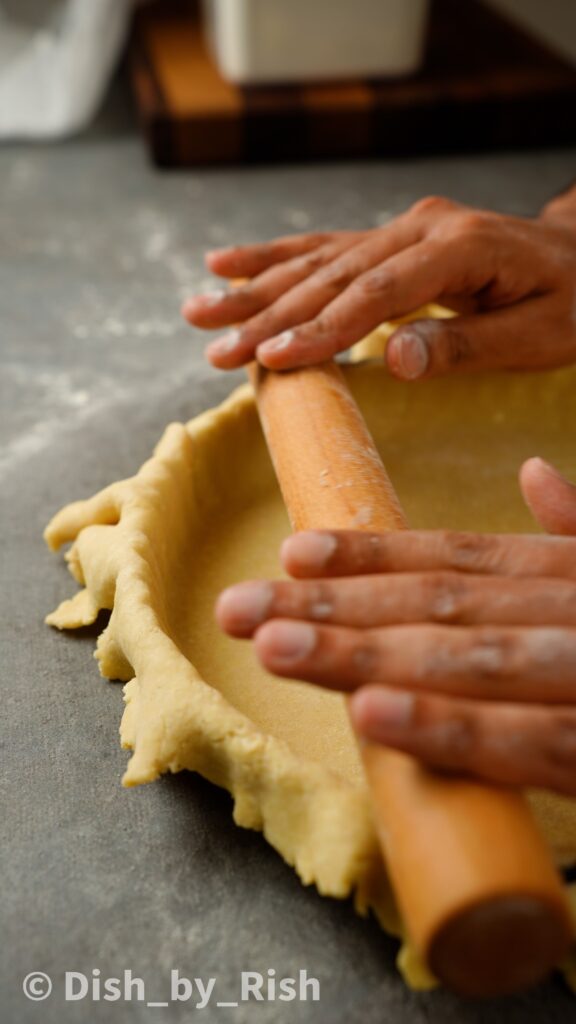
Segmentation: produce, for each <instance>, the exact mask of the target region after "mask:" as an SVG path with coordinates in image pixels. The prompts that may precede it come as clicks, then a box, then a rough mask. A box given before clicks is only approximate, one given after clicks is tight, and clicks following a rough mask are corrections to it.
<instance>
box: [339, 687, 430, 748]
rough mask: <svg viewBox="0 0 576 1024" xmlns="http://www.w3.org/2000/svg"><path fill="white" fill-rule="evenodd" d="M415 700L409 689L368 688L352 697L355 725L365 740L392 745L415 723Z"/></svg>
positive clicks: (352, 712)
mask: <svg viewBox="0 0 576 1024" xmlns="http://www.w3.org/2000/svg"><path fill="white" fill-rule="evenodd" d="M414 700H415V698H414V694H413V693H411V692H410V691H408V690H394V689H391V688H390V687H387V686H364V687H362V688H361V689H360V690H357V691H356V693H354V694H353V695H352V697H351V698H350V718H351V721H352V725H353V727H354V729H355V731H356V732H358V734H359V735H360V736H362V737H363V739H365V740H372V741H374V742H376V743H378V742H381V743H384V742H389V741H390V740H392V739H393V738H394V736H395V735H396V734H401V733H403V732H404V731H405V730H406V728H407V727H408V726H409V725H410V724H411V722H412V719H413V715H414Z"/></svg>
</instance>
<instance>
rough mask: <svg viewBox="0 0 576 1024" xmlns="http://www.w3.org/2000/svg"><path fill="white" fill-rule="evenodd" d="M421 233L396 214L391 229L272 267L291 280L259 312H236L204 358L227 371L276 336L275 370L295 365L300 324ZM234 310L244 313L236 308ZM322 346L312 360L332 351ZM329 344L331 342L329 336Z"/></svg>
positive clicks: (407, 219) (328, 247)
mask: <svg viewBox="0 0 576 1024" xmlns="http://www.w3.org/2000/svg"><path fill="white" fill-rule="evenodd" d="M419 237H420V227H419V225H418V224H417V223H415V222H414V221H413V220H412V219H410V218H403V217H400V218H398V220H396V221H394V222H393V223H392V225H390V227H384V228H380V229H379V230H377V231H373V232H370V233H369V235H368V236H362V237H360V239H359V240H357V241H354V240H351V239H349V238H347V239H346V241H345V243H343V242H342V241H341V240H334V241H333V242H332V243H330V244H329V245H325V246H321V247H320V248H319V249H316V250H314V251H313V252H311V253H309V254H307V255H305V256H302V257H300V258H299V259H298V260H293V261H290V262H289V263H286V264H281V265H280V267H277V268H275V271H276V273H277V275H278V276H280V274H281V272H282V271H283V270H284V272H285V273H287V274H288V273H291V274H293V275H294V279H293V281H292V282H288V284H289V285H290V286H287V287H285V288H284V289H283V290H282V289H277V282H276V284H275V285H274V287H275V288H276V289H277V294H276V297H275V298H274V297H273V295H272V292H271V291H270V290H269V291H268V298H269V301H268V302H265V303H263V305H262V308H261V311H260V312H255V314H254V315H253V316H250V317H249V318H248V319H246V317H245V316H243V315H239V317H238V319H241V320H242V321H243V323H242V326H241V327H240V328H239V329H237V330H236V331H234V332H232V333H231V334H228V335H226V336H225V337H223V338H217V339H216V340H215V341H213V342H212V343H211V344H210V345H209V346H208V349H207V354H208V358H209V359H210V361H211V362H212V363H214V365H216V366H219V367H220V368H222V369H231V368H233V367H235V366H238V365H241V364H242V363H244V362H246V361H247V360H248V359H251V358H253V356H254V354H255V353H256V352H257V350H258V346H260V344H261V343H264V346H266V344H267V339H268V338H270V337H273V336H275V335H276V336H279V338H280V339H281V346H282V351H283V352H284V350H285V354H284V355H283V356H282V358H281V360H280V362H278V363H277V365H276V369H285V368H288V367H290V366H292V365H294V359H293V357H292V349H291V339H292V337H293V336H294V335H295V334H297V333H298V331H299V329H300V325H302V324H305V323H306V322H308V321H309V320H310V319H311V318H314V317H316V318H320V317H321V316H322V315H323V310H324V309H325V308H326V307H327V306H329V305H330V303H332V301H333V300H334V298H335V296H337V295H339V294H340V293H341V292H342V291H343V290H345V289H347V288H348V287H349V286H350V285H352V284H353V283H354V281H355V280H356V279H357V278H358V277H361V276H362V274H364V273H366V271H368V270H369V269H370V268H372V267H374V266H376V265H377V264H378V263H379V262H380V261H381V260H383V259H385V258H387V257H390V256H392V255H393V254H394V253H397V252H399V251H401V250H402V249H405V248H406V247H409V246H411V245H413V244H414V243H415V242H417V241H418V239H419ZM295 264H296V269H295V270H294V265H295ZM291 268H292V269H291ZM271 273H272V271H269V272H268V274H271ZM264 276H265V275H261V277H260V278H256V279H255V281H254V283H253V285H252V286H251V285H247V286H246V289H248V290H249V289H250V288H251V287H252V289H257V288H258V282H259V281H260V280H261V278H263V277H264ZM228 302H229V303H231V302H232V300H228ZM238 312H239V313H240V314H241V312H242V311H241V309H240V307H239V306H238ZM204 326H206V324H204ZM323 344H324V342H322V343H321V344H320V343H319V346H318V348H317V350H316V352H315V360H314V361H316V362H317V361H321V360H322V359H324V358H326V357H327V356H329V355H331V354H332V350H331V349H330V351H328V350H326V351H324V348H323ZM328 344H329V345H331V341H330V339H329V340H328Z"/></svg>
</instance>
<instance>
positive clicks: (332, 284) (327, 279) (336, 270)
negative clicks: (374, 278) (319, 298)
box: [316, 261, 357, 292]
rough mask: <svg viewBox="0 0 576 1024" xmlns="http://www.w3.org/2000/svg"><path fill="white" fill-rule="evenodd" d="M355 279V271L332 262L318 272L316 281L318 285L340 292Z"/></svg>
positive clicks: (352, 268) (337, 262)
mask: <svg viewBox="0 0 576 1024" xmlns="http://www.w3.org/2000/svg"><path fill="white" fill-rule="evenodd" d="M356 277H357V270H356V269H355V268H354V267H351V266H349V265H346V264H343V263H341V262H339V261H334V262H333V263H328V265H327V266H325V267H323V268H322V269H321V270H320V271H319V272H318V274H317V277H316V280H317V282H318V283H319V284H321V285H323V286H325V287H328V288H330V289H333V290H334V291H336V292H340V291H342V290H343V289H344V288H347V287H348V285H349V284H351V283H352V281H354V280H355V279H356Z"/></svg>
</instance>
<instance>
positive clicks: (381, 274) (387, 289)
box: [356, 266, 395, 298]
mask: <svg viewBox="0 0 576 1024" xmlns="http://www.w3.org/2000/svg"><path fill="white" fill-rule="evenodd" d="M356 287H357V288H358V291H359V292H360V294H361V295H363V296H367V297H369V298H373V296H374V295H375V294H377V295H378V296H380V297H382V296H386V298H392V296H393V294H394V290H395V281H394V277H393V275H392V274H391V273H390V271H389V269H388V268H387V267H385V266H382V267H377V268H376V270H370V271H368V273H366V274H362V275H361V276H360V277H358V278H357V280H356Z"/></svg>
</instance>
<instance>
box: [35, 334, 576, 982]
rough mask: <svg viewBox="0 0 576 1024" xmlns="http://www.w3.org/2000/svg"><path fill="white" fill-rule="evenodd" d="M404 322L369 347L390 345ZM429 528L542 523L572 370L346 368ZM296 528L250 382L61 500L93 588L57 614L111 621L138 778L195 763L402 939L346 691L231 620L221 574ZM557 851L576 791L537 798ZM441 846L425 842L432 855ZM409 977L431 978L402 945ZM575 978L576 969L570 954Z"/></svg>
mask: <svg viewBox="0 0 576 1024" xmlns="http://www.w3.org/2000/svg"><path fill="white" fill-rule="evenodd" d="M388 333H389V329H380V330H379V332H376V333H375V335H373V336H372V337H371V338H370V339H368V341H366V342H364V343H362V345H363V348H362V349H361V353H363V354H368V353H369V354H376V353H377V352H378V351H381V350H382V348H383V345H384V343H385V339H386V337H387V334H388ZM346 374H347V378H348V383H349V385H350V387H351V389H352V392H353V394H354V395H355V397H356V400H357V401H358V403H359V405H360V407H361V409H362V411H363V413H364V415H365V417H366V419H367V422H368V426H369V428H370V430H371V432H372V434H373V436H374V438H375V441H376V443H377V445H378V447H379V449H380V451H381V453H382V455H383V459H384V462H385V464H386V466H387V468H388V471H389V473H390V476H391V478H392V480H393V481H394V484H395V486H396V489H397V491H398V494H399V497H400V500H401V502H402V504H403V506H404V509H405V511H406V514H407V516H408V521H409V522H410V524H411V525H412V526H414V527H427V528H435V527H445V528H446V527H448V528H453V529H482V530H488V531H490V530H499V531H511V530H522V531H526V530H533V529H534V525H533V522H532V520H531V518H530V516H529V514H528V512H527V510H526V508H525V507H524V505H523V503H522V500H521V497H520V494H519V491H518V487H517V483H516V478H517V468H518V466H519V464H520V463H521V461H522V460H523V459H524V458H526V457H528V456H531V455H534V454H536V453H537V454H539V455H542V456H543V457H545V458H549V459H551V460H553V461H554V462H555V463H556V464H557V465H558V466H559V467H560V469H561V470H563V471H565V472H567V473H569V474H570V473H571V474H572V475H576V444H575V438H576V402H575V401H574V394H575V393H576V370H564V371H556V372H553V373H546V374H539V375H534V376H530V375H520V374H518V375H509V376H504V375H498V376H491V375H487V376H481V377H473V378H472V377H470V378H460V379H458V380H456V379H446V380H434V381H424V382H419V383H410V384H403V383H400V382H398V381H393V380H391V379H390V378H389V377H388V375H387V374H386V371H385V369H384V367H383V366H382V364H381V363H379V364H376V363H373V364H370V363H364V364H361V365H358V366H351V367H348V368H347V369H346ZM288 532H289V525H288V520H287V516H286V512H285V510H284V507H283V505H282V501H281V498H280V495H279V491H278V488H277V485H276V481H275V478H274V475H273V471H272V466H271V462H270V459H269V456H268V453H267V450H266V447H265V443H264V440H263V437H262V433H261V430H260V426H259V422H258V417H257V413H256V408H255V403H254V398H253V394H252V391H251V389H250V387H249V386H248V385H245V386H243V387H240V388H239V389H237V390H236V391H235V392H234V393H233V394H232V395H231V396H230V397H229V398H228V399H227V400H226V401H225V402H224V403H223V404H222V405H221V406H219V407H218V408H217V409H214V410H211V411H208V412H205V413H203V414H202V415H200V416H198V417H196V418H195V419H193V420H191V421H190V422H189V423H187V424H185V425H182V424H178V423H173V424H171V425H170V426H169V427H168V428H167V430H166V432H165V434H164V436H163V438H162V439H161V441H160V443H159V444H158V446H157V448H156V450H155V452H154V454H153V456H152V458H151V459H150V460H149V461H148V462H146V463H145V464H144V465H143V466H142V468H141V469H140V470H139V472H138V473H137V474H136V476H134V477H132V478H131V479H128V480H123V481H120V482H118V483H114V484H112V485H111V486H110V487H107V488H105V490H103V491H101V492H100V493H98V494H96V495H95V496H94V497H92V498H89V499H88V500H87V501H79V502H75V503H74V504H72V505H68V506H67V507H66V508H64V509H62V511H60V512H59V513H58V514H57V515H56V516H55V517H54V518H53V519H52V521H51V523H50V524H49V526H48V527H47V530H46V533H45V537H46V541H47V543H48V545H49V547H50V548H52V549H54V550H55V549H57V548H60V547H61V545H63V544H65V543H66V542H68V541H72V542H73V543H72V547H71V548H70V550H69V552H68V554H67V556H66V558H67V560H68V563H69V567H70V570H71V572H72V575H73V576H74V578H75V579H76V580H77V582H78V583H79V584H80V585H81V587H82V588H83V589H81V590H80V591H79V592H78V593H77V594H76V595H75V596H74V597H73V598H72V599H71V600H67V601H64V602H63V603H62V604H61V605H60V607H59V608H58V609H57V610H56V611H54V612H53V613H52V614H51V615H49V616H48V617H47V619H46V621H47V622H48V623H49V624H50V625H52V626H56V627H57V628H58V629H76V628H78V627H81V626H86V625H88V624H90V623H93V622H94V621H95V620H96V618H97V616H98V613H99V611H100V610H101V609H110V610H111V616H110V620H109V622H108V625H107V626H106V628H105V630H104V632H103V633H102V634H101V635H100V637H99V639H98V644H97V650H96V658H97V659H98V662H99V665H100V671H101V673H102V675H103V676H105V677H107V678H109V679H121V680H124V681H125V682H126V686H125V691H124V692H125V701H126V709H125V711H124V715H123V718H122V724H121V728H120V734H121V742H122V746H123V747H125V748H126V749H129V750H131V751H132V756H131V758H130V761H129V763H128V767H127V770H126V773H125V775H124V779H123V782H124V785H126V786H135V785H138V784H140V783H143V782H150V781H152V780H153V779H156V778H158V776H159V775H161V774H162V773H163V772H167V771H170V772H177V771H180V770H182V769H183V768H186V769H189V770H191V771H197V772H199V773H200V774H201V775H203V776H204V777H205V778H207V779H209V780H210V781H211V782H214V783H216V784H217V785H219V786H223V787H225V788H226V789H227V790H229V792H230V793H231V794H232V796H233V798H234V820H235V821H236V823H237V824H238V825H242V826H243V827H245V828H253V829H259V830H261V831H262V832H263V833H264V835H265V837H266V839H267V840H268V842H269V843H271V844H272V846H273V847H274V848H275V849H276V850H277V851H278V852H279V853H280V854H281V855H282V857H283V858H284V859H285V860H286V861H287V862H288V863H289V864H291V865H292V866H293V867H294V868H295V870H296V871H297V873H298V875H299V877H300V878H301V880H302V882H303V883H304V884H310V883H314V884H315V885H316V886H317V888H318V890H319V892H320V893H321V894H323V895H327V896H333V897H341V898H342V897H347V896H349V895H352V896H353V898H354V902H355V906H356V909H357V910H358V911H359V912H360V913H365V912H366V911H367V910H368V909H372V910H373V911H374V912H375V913H376V915H377V917H378V919H379V920H380V922H381V924H382V926H383V927H384V928H385V929H387V930H388V931H390V932H393V933H394V934H398V935H401V934H402V926H401V922H400V921H399V919H398V916H397V913H396V910H395V907H394V900H393V897H392V894H391V891H390V887H389V884H388V881H387V878H386V874H385V870H384V866H383V863H382V859H381V855H380V852H379V848H378V843H377V841H376V836H375V832H374V828H373V824H372V820H371V815H370V806H369V800H368V793H367V788H366V785H365V782H364V779H363V776H362V771H361V767H360V762H359V758H358V754H357V750H356V746H355V742H354V739H353V736H352V734H351V730H350V727H349V724H348V718H347V715H346V713H345V708H344V703H343V698H342V697H341V696H340V695H339V694H335V693H332V692H329V691H327V690H322V689H319V688H316V687H313V686H310V685H307V684H304V683H288V682H286V681H280V680H277V679H275V678H273V677H271V676H269V675H268V674H267V673H265V672H264V670H263V669H261V668H260V667H259V665H258V664H257V662H256V659H255V657H254V654H253V651H252V648H251V645H250V644H249V643H247V642H245V641H244V642H242V641H236V640H231V639H229V638H228V637H225V636H224V635H222V634H221V633H220V632H219V630H218V629H217V627H216V624H215V622H214V617H213V606H214V601H215V598H216V595H217V594H218V592H219V591H220V590H221V589H222V588H223V587H225V586H228V585H230V584H232V583H234V582H236V581H239V580H243V579H248V578H255V577H274V576H277V575H279V574H280V566H279V562H278V554H277V553H278V547H279V543H280V541H281V539H282V538H283V537H284V536H285V535H286V534H287V533H288ZM531 799H532V800H533V803H534V807H535V810H536V813H537V815H538V818H539V819H540V822H541V825H542V827H543V829H544V831H545V833H546V834H547V836H548V837H549V839H550V842H551V844H552V846H553V849H554V852H555V855H556V858H557V860H558V862H559V863H561V864H572V863H574V862H576V801H574V800H569V799H565V798H560V797H555V796H552V795H550V794H541V793H537V794H533V795H532V797H531ZM425 856H426V853H425V851H423V862H425ZM399 964H400V968H401V969H402V971H403V973H404V975H405V976H406V977H407V979H408V981H409V982H410V984H412V985H413V986H415V987H427V986H428V985H430V984H432V983H433V979H432V978H431V977H430V975H429V974H428V973H427V972H426V970H425V969H424V968H423V966H422V964H420V963H419V962H418V958H417V957H416V955H415V953H414V951H413V950H412V949H411V948H410V946H409V945H408V944H404V946H403V947H402V950H401V952H400V955H399ZM565 970H566V971H567V973H568V974H572V980H573V982H574V983H575V984H576V969H575V967H574V965H565Z"/></svg>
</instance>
